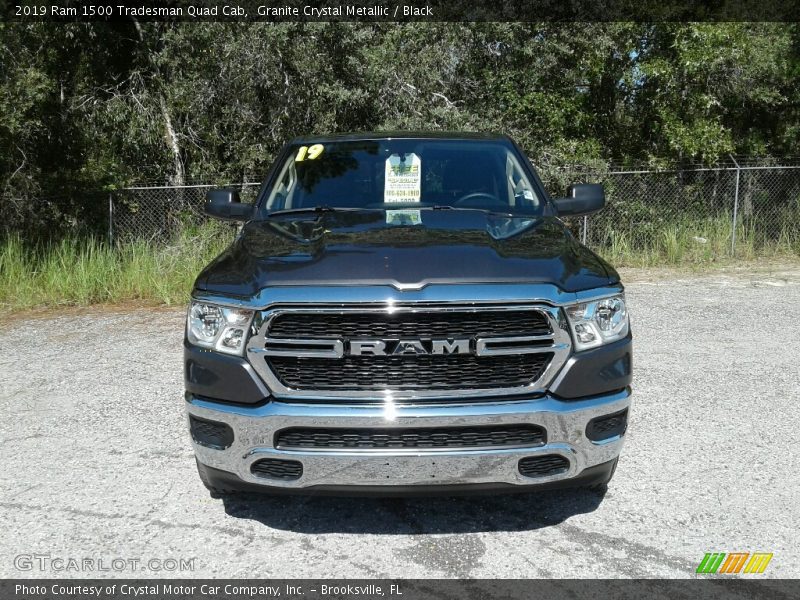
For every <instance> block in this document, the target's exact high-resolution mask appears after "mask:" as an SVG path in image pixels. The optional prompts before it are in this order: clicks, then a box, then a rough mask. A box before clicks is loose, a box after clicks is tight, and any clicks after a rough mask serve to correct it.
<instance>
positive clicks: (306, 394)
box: [246, 302, 572, 402]
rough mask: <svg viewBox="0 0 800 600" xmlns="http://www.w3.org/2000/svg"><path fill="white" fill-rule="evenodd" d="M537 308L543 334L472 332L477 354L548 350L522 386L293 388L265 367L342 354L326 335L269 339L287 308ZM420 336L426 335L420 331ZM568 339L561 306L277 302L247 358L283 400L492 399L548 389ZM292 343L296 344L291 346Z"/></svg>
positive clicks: (340, 345)
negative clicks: (274, 360) (277, 359)
mask: <svg viewBox="0 0 800 600" xmlns="http://www.w3.org/2000/svg"><path fill="white" fill-rule="evenodd" d="M528 310H530V311H538V312H539V313H540V315H541V316H543V317H544V318H545V320H546V321H547V323H548V325H549V329H550V333H548V334H547V335H536V336H525V337H520V336H511V335H509V336H499V337H498V336H491V337H488V336H487V337H477V336H476V337H474V338H473V340H472V341H473V343H474V346H473V347H474V348H475V352H474V353H475V354H476V355H478V356H481V355H490V354H500V355H501V354H503V353H508V354H534V353H549V354H552V359H551V360H550V361H549V363H548V364H547V366H546V368H544V370H542V371H541V374H540V375H539V377H538V378H537V379H535V380H534V381H531V382H529V383H527V384H525V385H513V386H508V387H493V388H486V387H482V388H478V389H470V388H468V389H436V390H430V389H402V388H391V389H313V388H302V389H298V388H292V387H288V386H287V385H285V384H284V383H283V382H282V381H281V379H280V378H279V377H278V376H277V374H276V373H275V372H274V371H273V370H272V369H271V368H270V367H269V365H268V363H267V360H266V359H267V357H268V356H269V355H274V356H315V357H319V358H330V359H332V360H335V359H339V358H341V357H342V356H343V353H344V347H345V340H340V339H336V338H329V339H292V338H270V337H269V330H270V324H271V322H272V320H273V319H275V317H276V316H278V315H280V314H282V313H285V312H292V313H303V314H320V313H329V314H344V313H347V312H353V313H357V314H360V313H365V312H373V313H384V314H398V313H400V314H402V313H403V312H409V313H429V312H435V313H438V314H442V315H446V313H447V312H451V313H466V312H475V313H482V312H485V311H504V312H513V311H528ZM421 334H423V335H421V338H422V339H425V336H424V332H421ZM504 341H506V342H508V344H509V347H508V349H507V352H504V350H503V346H502V344H503V342H504ZM526 341H529V342H530V345H529V346H525V345H524V342H526ZM571 345H572V344H571V340H570V335H569V333H568V327H567V324H566V321H565V318H564V316H563V313H562V312H561V309H560V308H558V307H554V306H548V305H543V304H510V305H502V304H468V305H461V304H447V305H442V304H395V303H394V302H388V303H381V304H354V305H337V306H330V307H320V306H317V307H306V306H282V307H281V306H278V307H271V308H268V309H266V310H262V311H259V312H258V313H257V314H256V315H255V318H254V320H253V325H252V331H251V336H250V339H249V341H248V344H247V351H246V357H247V359H248V361H249V362H250V364H251V365H252V366H253V368H254V369H255V371H256V372H257V373H258V374H259V375H260V376H261V378H262V379H263V380H264V382H265V383H266V384H267V386H268V387H269V388H270V390H271V391H272V393H273V395H274V396H275V397H276V398H278V399H283V400H297V401H303V400H310V401H320V400H326V399H331V400H339V401H341V400H342V399H353V400H366V401H370V400H371V401H378V402H387V401H390V402H394V401H400V402H403V401H413V400H417V399H437V398H442V399H447V398H459V399H461V398H464V399H472V400H473V401H475V400H480V399H481V398H487V399H489V398H496V397H498V396H511V395H519V394H527V395H532V394H533V395H535V394H542V393H544V392H545V391H546V389H547V386H548V385H549V384H550V382H551V381H552V380H553V378H554V377H555V376H556V375H557V374H558V372H559V371H560V370H561V367H562V366H563V365H564V363H565V361H566V360H567V358H568V356H569V354H570V351H571ZM295 348H296V349H295Z"/></svg>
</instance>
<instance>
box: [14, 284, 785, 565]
mask: <svg viewBox="0 0 800 600" xmlns="http://www.w3.org/2000/svg"><path fill="white" fill-rule="evenodd" d="M649 279H651V281H643V282H634V283H631V284H629V286H628V298H629V302H630V307H631V311H632V314H633V319H634V323H633V325H634V336H635V382H634V384H635V388H634V392H635V396H634V399H635V404H634V409H633V416H632V422H631V426H630V429H629V434H628V440H627V445H626V447H625V450H624V452H623V457H622V460H621V461H620V466H619V469H618V470H617V474H616V477H615V479H614V481H613V482H612V484H611V486H610V488H609V491H608V492H607V493H606V495H605V497H601V496H600V495H598V494H596V493H593V492H586V491H580V490H579V491H563V492H547V493H541V494H539V495H522V496H492V497H467V498H434V499H335V498H333V499H332V498H302V497H279V498H270V497H265V498H261V497H257V496H242V497H238V498H235V499H234V498H231V499H224V500H215V499H212V498H210V497H209V496H208V494H207V493H206V492H205V490H204V488H203V487H202V486H201V484H200V482H199V480H198V479H197V474H196V471H195V467H194V461H193V458H192V451H191V448H190V444H189V437H188V433H187V432H186V430H185V423H184V414H183V405H182V404H183V400H182V374H181V336H182V326H183V313H182V311H181V310H144V309H137V310H132V311H126V312H114V311H108V310H103V311H100V310H98V311H74V310H70V311H65V312H62V313H52V312H51V313H48V314H47V315H40V316H35V317H26V318H17V319H13V320H6V321H5V322H4V323H2V324H0V333H2V335H3V341H4V344H5V346H6V348H7V350H6V351H5V352H3V354H2V357H0V410H2V414H3V416H4V418H3V419H2V420H1V421H0V443H2V448H3V459H4V460H3V462H4V465H3V467H4V468H3V469H2V471H1V472H0V480H1V481H2V485H1V486H0V490H2V491H0V499H1V501H0V507H1V508H2V510H0V531H2V533H3V543H2V544H0V576H2V577H36V576H44V577H58V576H73V577H74V576H92V575H95V574H96V573H91V572H84V573H80V572H74V571H70V572H63V571H58V570H56V568H54V565H50V566H48V567H47V568H45V570H44V571H40V570H39V569H38V567H37V566H36V565H34V570H31V571H25V570H20V569H19V568H17V567H19V566H22V567H24V566H25V565H24V564H21V563H20V562H19V561H16V564H15V556H17V555H20V554H22V555H31V554H41V555H49V556H50V557H51V558H78V559H82V558H90V559H93V560H99V559H102V560H103V561H105V563H106V567H108V564H110V563H111V561H112V559H115V558H117V559H119V558H121V559H124V560H126V561H127V560H130V559H133V560H140V561H142V563H147V562H148V561H150V560H151V559H157V560H161V561H163V560H165V559H170V558H172V559H181V558H186V559H194V570H193V571H191V572H183V573H180V575H184V576H196V577H315V578H328V577H368V578H372V577H490V578H494V577H689V576H692V575H693V573H694V570H695V568H696V566H697V564H698V562H699V561H700V559H701V558H702V557H703V555H704V553H706V552H711V551H717V552H736V551H744V552H747V551H751V552H752V551H766V552H773V553H774V555H775V556H774V558H773V560H772V562H771V564H770V565H769V568H768V569H767V571H766V573H765V574H764V575H762V576H761V577H769V576H771V577H800V543H799V542H800V533H798V531H799V529H800V528H799V527H798V525H800V503H798V502H797V499H798V498H800V477H798V475H797V470H796V465H797V463H798V458H799V457H798V454H799V453H800V451H799V450H798V449H799V448H800V433H799V432H800V427H798V417H800V409H798V400H800V398H799V396H800V394H798V392H799V391H800V389H798V387H799V386H800V377H798V366H797V360H798V357H800V342H798V340H800V322H799V321H798V319H797V315H796V312H797V307H798V306H800V273H798V272H796V271H794V272H793V271H787V272H784V273H781V274H777V275H776V274H774V273H773V274H771V275H770V274H767V275H764V274H751V275H749V276H748V275H746V274H737V275H735V276H728V275H716V276H712V277H705V278H692V277H689V278H685V279H679V278H677V279H676V278H675V277H669V278H667V279H668V280H667V281H664V279H663V278H659V277H649ZM9 350H10V351H9ZM119 564H120V563H117V566H119ZM141 566H142V565H139V569H134V568H131V567H128V566H126V567H124V568H123V569H122V570H120V571H111V572H107V573H105V574H103V576H109V575H110V576H120V577H132V576H159V574H166V575H169V576H174V575H176V574H178V573H174V572H170V573H164V572H163V571H161V572H157V571H153V570H145V571H142V570H140V568H141ZM156 566H157V565H156Z"/></svg>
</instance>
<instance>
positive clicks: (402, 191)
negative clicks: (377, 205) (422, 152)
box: [383, 154, 422, 203]
mask: <svg viewBox="0 0 800 600" xmlns="http://www.w3.org/2000/svg"><path fill="white" fill-rule="evenodd" d="M421 164H422V161H420V158H419V156H417V155H416V154H392V155H391V156H390V157H389V158H387V159H386V185H385V187H384V191H383V201H384V202H387V203H388V202H419V200H420V197H421V196H422V192H421V182H422V170H421V169H420V165H421Z"/></svg>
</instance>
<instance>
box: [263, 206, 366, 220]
mask: <svg viewBox="0 0 800 600" xmlns="http://www.w3.org/2000/svg"><path fill="white" fill-rule="evenodd" d="M357 210H374V209H370V208H358V207H339V208H334V207H333V206H328V205H327V204H320V205H317V206H306V207H302V208H284V209H283V210H276V211H273V212H269V213H267V216H268V217H275V216H279V215H294V214H302V213H326V212H346V211H357Z"/></svg>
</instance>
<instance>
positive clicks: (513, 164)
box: [506, 153, 540, 208]
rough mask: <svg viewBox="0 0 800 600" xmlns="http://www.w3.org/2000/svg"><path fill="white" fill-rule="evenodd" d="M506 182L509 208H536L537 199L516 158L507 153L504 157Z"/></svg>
mask: <svg viewBox="0 0 800 600" xmlns="http://www.w3.org/2000/svg"><path fill="white" fill-rule="evenodd" d="M506 181H507V183H508V200H509V204H510V205H511V206H520V207H528V208H537V207H538V206H539V204H540V201H539V198H538V197H537V196H536V192H535V191H534V189H533V186H532V185H531V183H530V181H528V178H527V177H526V176H525V172H524V171H523V170H522V166H521V165H520V164H519V162H518V161H517V158H516V157H515V156H514V155H513V154H511V153H509V154H508V155H507V157H506Z"/></svg>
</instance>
